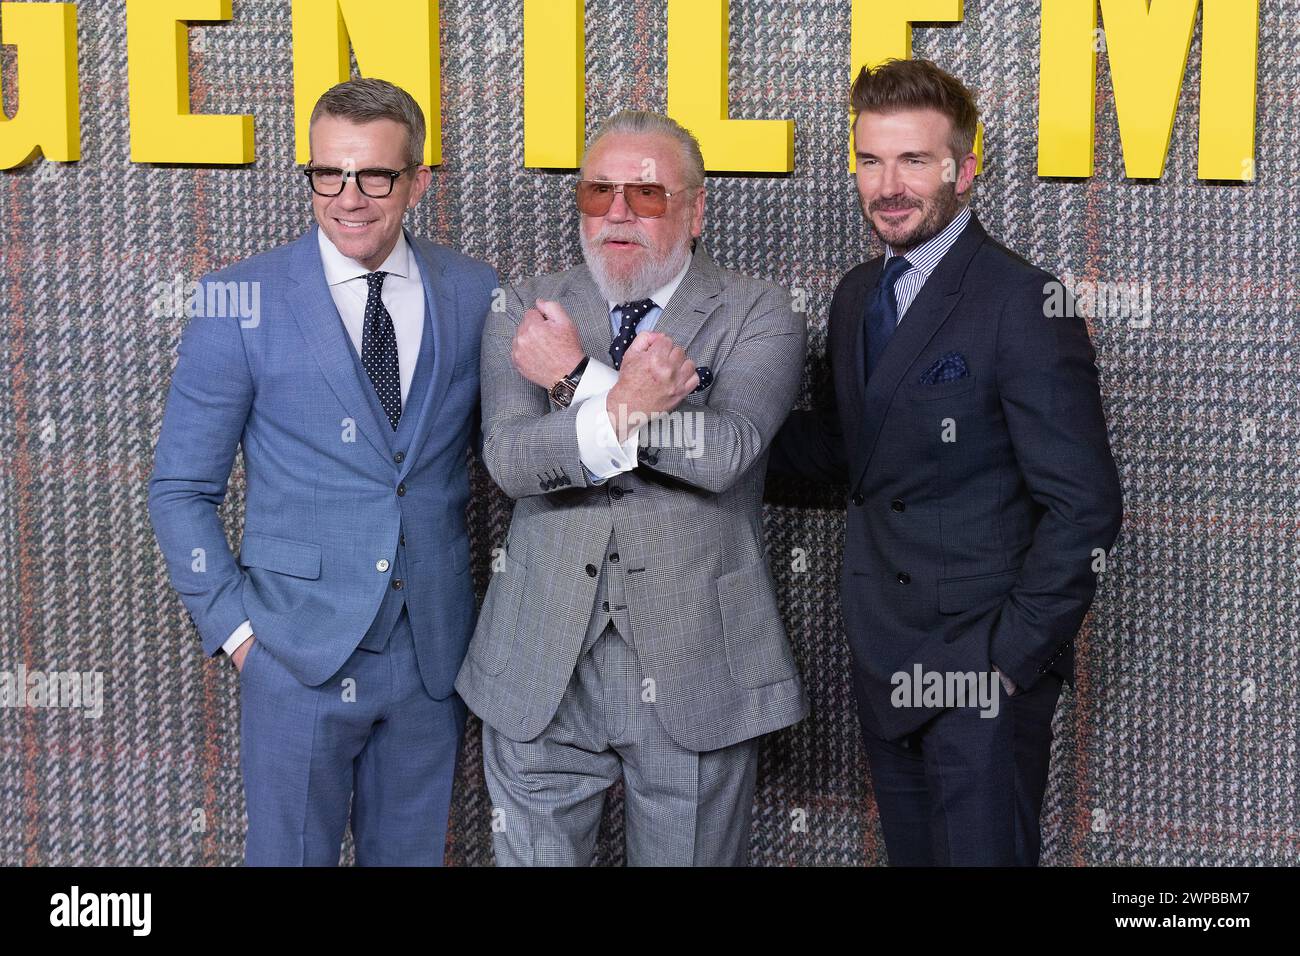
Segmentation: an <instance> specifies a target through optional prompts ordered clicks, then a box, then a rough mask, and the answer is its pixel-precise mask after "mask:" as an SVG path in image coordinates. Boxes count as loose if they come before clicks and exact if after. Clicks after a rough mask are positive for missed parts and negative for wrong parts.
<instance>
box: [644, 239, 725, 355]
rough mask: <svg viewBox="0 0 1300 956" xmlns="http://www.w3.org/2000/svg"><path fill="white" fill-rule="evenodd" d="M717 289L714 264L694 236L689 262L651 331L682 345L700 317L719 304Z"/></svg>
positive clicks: (697, 327)
mask: <svg viewBox="0 0 1300 956" xmlns="http://www.w3.org/2000/svg"><path fill="white" fill-rule="evenodd" d="M721 292H722V280H721V279H720V278H719V276H718V267H717V266H716V265H714V264H713V259H712V258H711V257H710V256H709V254H708V252H706V251H705V249H704V243H703V242H702V241H701V240H699V239H696V240H695V251H694V253H693V254H692V255H691V264H690V266H689V267H688V268H687V270H686V275H684V276H683V277H682V283H681V285H679V286H678V287H677V291H676V292H674V293H673V297H672V298H671V299H669V300H668V305H667V306H666V307H665V308H664V310H663V312H661V313H660V315H659V319H658V321H656V322H655V331H656V332H662V333H663V334H664V335H666V336H668V337H669V338H670V339H672V340H673V344H674V345H676V346H680V347H681V348H683V349H684V348H686V346H687V345H689V344H690V342H691V339H693V338H695V333H696V332H698V331H699V330H700V326H701V325H703V324H704V320H705V319H707V318H708V317H709V316H710V315H711V314H712V313H713V310H714V309H716V308H717V307H718V306H719V305H720V304H721V303H720V301H719V298H718V297H719V295H720V294H721Z"/></svg>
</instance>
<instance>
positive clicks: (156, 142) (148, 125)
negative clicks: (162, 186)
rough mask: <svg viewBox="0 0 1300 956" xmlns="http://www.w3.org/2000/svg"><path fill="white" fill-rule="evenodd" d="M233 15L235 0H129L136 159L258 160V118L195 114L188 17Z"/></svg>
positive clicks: (129, 75) (128, 45) (128, 44)
mask: <svg viewBox="0 0 1300 956" xmlns="http://www.w3.org/2000/svg"><path fill="white" fill-rule="evenodd" d="M230 17H231V13H230V0H127V2H126V54H127V84H128V86H129V87H130V104H131V161H132V162H135V163H214V164H219V165H238V164H242V163H251V162H252V161H253V117H251V116H212V115H195V114H191V113H190V55H189V31H188V28H187V24H190V23H195V22H199V21H214V20H229V19H230Z"/></svg>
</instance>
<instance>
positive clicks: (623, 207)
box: [605, 189, 636, 222]
mask: <svg viewBox="0 0 1300 956" xmlns="http://www.w3.org/2000/svg"><path fill="white" fill-rule="evenodd" d="M605 218H606V219H607V220H609V221H610V222H627V221H628V220H629V219H635V218H636V214H635V213H633V212H632V209H631V207H630V206H628V204H627V200H626V199H624V198H623V190H621V189H620V190H619V191H618V192H616V193H614V201H613V202H612V203H610V204H609V211H608V212H606V213H605Z"/></svg>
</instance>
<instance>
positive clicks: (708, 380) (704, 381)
mask: <svg viewBox="0 0 1300 956" xmlns="http://www.w3.org/2000/svg"><path fill="white" fill-rule="evenodd" d="M695 374H696V375H698V376H699V377H700V384H699V385H696V386H695V388H694V389H692V390H691V394H692V395H694V394H695V393H696V392H702V391H704V390H705V389H706V388H708V387H709V386H710V385H712V384H713V369H711V368H709V367H708V366H707V365H701V366H700V367H699V368H697V369H696V370H695Z"/></svg>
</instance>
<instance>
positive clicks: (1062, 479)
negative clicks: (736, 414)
mask: <svg viewBox="0 0 1300 956" xmlns="http://www.w3.org/2000/svg"><path fill="white" fill-rule="evenodd" d="M852 103H853V109H854V114H855V117H854V146H855V152H856V156H857V186H858V194H859V198H860V200H861V203H862V209H863V212H864V214H865V216H866V217H867V219H868V221H869V222H870V223H871V225H872V227H873V228H874V229H875V231H876V233H877V235H879V236H880V238H881V239H882V240H883V242H884V243H885V254H884V255H883V256H880V257H877V258H875V259H872V260H870V261H869V262H865V263H862V264H861V265H858V266H856V267H855V268H854V269H852V270H851V271H850V272H849V273H848V275H846V276H845V277H844V279H843V280H842V281H841V282H840V285H839V288H838V289H836V291H835V296H834V299H833V301H832V303H831V311H830V320H829V329H828V343H829V344H828V350H829V353H830V356H829V357H830V361H829V367H830V374H831V378H832V383H831V384H832V385H833V392H834V397H833V399H829V400H827V401H826V402H825V403H823V404H822V405H821V406H820V407H818V408H815V409H813V410H810V411H798V412H795V413H793V414H792V415H791V416H790V418H789V420H788V421H787V422H786V424H785V425H784V427H783V428H782V429H781V431H780V433H779V435H778V438H777V440H776V443H775V444H774V447H773V453H772V458H771V468H772V470H773V471H774V472H777V473H783V474H787V475H795V476H799V477H802V478H804V479H809V480H818V481H824V482H832V483H844V484H847V486H848V494H847V517H846V541H845V550H844V568H843V573H842V577H841V603H842V608H843V617H844V626H845V629H846V631H847V633H848V638H849V646H850V650H851V652H852V658H853V665H854V666H853V679H854V690H855V694H856V697H857V704H858V715H859V720H860V722H861V725H862V733H863V738H864V742H865V745H866V750H867V757H868V762H869V764H870V766H871V776H872V784H873V789H874V791H875V797H876V803H877V805H878V806H879V808H880V819H881V825H882V827H883V830H884V836H885V845H886V848H887V850H888V853H889V860H890V863H891V864H893V865H914V866H915V865H920V866H926V865H1031V866H1032V865H1036V864H1037V862H1038V852H1039V843H1040V838H1039V813H1040V809H1041V806H1042V799H1043V792H1044V789H1045V787H1046V782H1047V771H1048V760H1049V756H1050V748H1051V740H1052V736H1051V723H1052V715H1053V712H1054V709H1055V707H1056V702H1057V697H1058V695H1059V694H1060V691H1061V684H1062V681H1063V680H1066V679H1072V678H1073V660H1074V655H1073V642H1074V639H1075V635H1076V633H1077V632H1078V630H1079V627H1080V624H1081V623H1082V621H1083V618H1084V616H1085V614H1086V613H1087V611H1088V607H1089V605H1090V604H1091V602H1092V598H1093V594H1094V593H1095V590H1096V586H1097V581H1096V571H1097V570H1098V569H1099V568H1100V567H1102V566H1103V564H1104V561H1105V557H1106V554H1107V552H1108V551H1109V549H1110V548H1111V546H1112V544H1113V543H1114V541H1115V538H1116V536H1117V535H1118V533H1119V526H1120V519H1121V510H1122V509H1121V495H1120V487H1119V479H1118V475H1117V473H1116V469H1115V463H1114V461H1113V459H1112V458H1111V453H1110V446H1109V443H1108V440H1107V435H1106V420H1105V418H1104V416H1103V413H1102V406H1101V399H1100V395H1099V391H1098V387H1097V367H1096V365H1095V355H1094V352H1093V349H1092V346H1091V344H1090V342H1089V340H1088V331H1087V327H1086V325H1085V322H1084V320H1083V319H1082V318H1081V317H1079V316H1078V315H1077V314H1076V313H1075V312H1074V310H1073V308H1072V299H1071V298H1070V297H1069V296H1068V293H1064V294H1063V290H1062V289H1061V287H1060V284H1059V283H1057V282H1056V280H1055V279H1053V277H1052V276H1051V275H1050V274H1048V273H1047V272H1044V271H1043V270H1041V269H1038V268H1036V267H1034V266H1032V265H1030V264H1029V263H1027V262H1026V261H1025V260H1023V259H1021V258H1020V257H1019V256H1017V255H1016V254H1015V253H1013V252H1011V251H1009V250H1008V249H1006V248H1004V247H1003V246H1001V245H999V244H998V243H997V242H996V241H994V240H993V239H992V238H990V237H989V236H988V234H987V233H985V231H984V229H983V228H982V227H981V226H980V224H979V221H978V220H977V219H976V218H975V216H974V215H973V214H972V213H971V211H970V208H969V198H970V189H971V186H972V183H973V181H974V176H975V167H976V156H975V154H974V152H972V148H973V144H974V140H975V132H976V116H977V114H976V108H975V103H974V100H973V98H972V97H971V94H970V93H969V91H968V90H967V89H966V88H965V87H964V86H963V85H962V84H961V83H960V82H959V81H958V80H956V79H955V78H953V77H952V76H950V75H948V74H946V73H944V72H943V71H942V70H940V69H939V68H938V67H936V66H935V65H934V64H933V63H929V62H927V61H924V60H908V61H891V62H889V63H886V64H885V65H883V66H880V67H878V68H876V69H874V70H870V69H863V70H862V72H861V73H860V74H859V76H858V78H857V80H856V82H855V83H854V85H853V92H852ZM1063 299H1064V301H1065V303H1066V307H1065V308H1064V309H1058V308H1055V307H1054V304H1059V303H1060V302H1062V300H1063ZM1059 312H1064V314H1058V313H1059Z"/></svg>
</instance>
